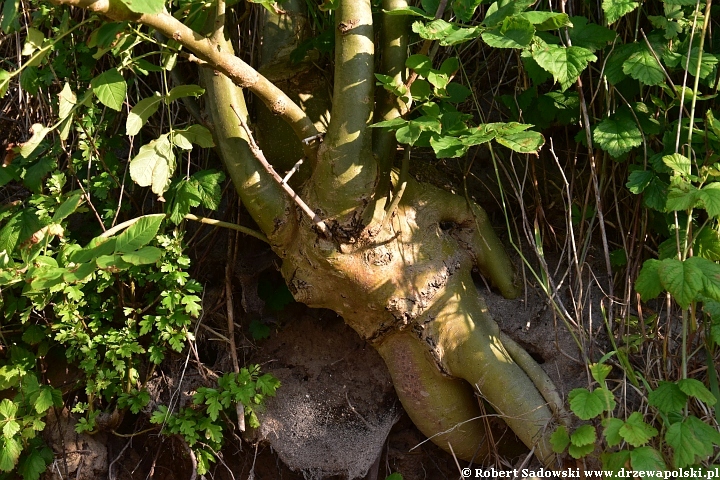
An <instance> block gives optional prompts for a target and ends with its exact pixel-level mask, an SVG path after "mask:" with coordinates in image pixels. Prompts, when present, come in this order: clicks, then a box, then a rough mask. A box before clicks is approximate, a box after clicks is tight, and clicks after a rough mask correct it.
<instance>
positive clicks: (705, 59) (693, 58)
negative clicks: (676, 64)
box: [680, 47, 718, 78]
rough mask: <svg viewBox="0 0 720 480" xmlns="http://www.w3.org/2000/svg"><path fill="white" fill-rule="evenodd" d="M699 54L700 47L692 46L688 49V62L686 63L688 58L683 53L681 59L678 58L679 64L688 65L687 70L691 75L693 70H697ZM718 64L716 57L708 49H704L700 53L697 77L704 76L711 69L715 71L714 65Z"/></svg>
mask: <svg viewBox="0 0 720 480" xmlns="http://www.w3.org/2000/svg"><path fill="white" fill-rule="evenodd" d="M699 56H700V48H698V47H694V48H693V49H692V50H691V51H690V63H689V64H688V58H687V55H683V56H682V59H681V60H680V62H681V63H680V64H681V65H683V66H685V65H688V72H689V73H690V75H692V76H693V77H694V76H695V72H697V68H698V58H699ZM717 64H718V58H717V57H716V56H715V55H713V54H712V53H710V52H708V51H704V52H703V54H702V60H701V61H700V75H698V76H699V78H705V77H707V76H708V75H710V74H711V73H713V71H715V67H716V66H717Z"/></svg>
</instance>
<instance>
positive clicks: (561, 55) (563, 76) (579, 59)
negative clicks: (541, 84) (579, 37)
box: [532, 42, 597, 90]
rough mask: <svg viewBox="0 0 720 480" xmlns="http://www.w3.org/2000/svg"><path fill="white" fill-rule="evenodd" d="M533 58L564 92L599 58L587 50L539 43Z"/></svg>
mask: <svg viewBox="0 0 720 480" xmlns="http://www.w3.org/2000/svg"><path fill="white" fill-rule="evenodd" d="M532 58H533V59H534V60H535V61H536V62H537V64H538V65H540V66H541V67H542V68H543V69H545V70H546V71H548V72H550V73H552V76H553V78H554V79H555V81H556V82H558V83H560V88H561V89H562V90H567V89H568V88H569V87H570V85H572V84H573V83H575V80H577V78H578V76H580V74H581V73H582V71H583V70H585V68H586V67H587V66H588V63H589V62H594V61H595V60H597V57H596V56H595V55H594V54H593V53H592V52H591V51H590V50H588V49H587V48H582V47H575V46H573V47H564V46H562V45H550V44H547V43H545V42H541V43H538V45H536V46H535V47H534V48H533V50H532Z"/></svg>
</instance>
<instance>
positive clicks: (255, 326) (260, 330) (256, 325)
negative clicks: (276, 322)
mask: <svg viewBox="0 0 720 480" xmlns="http://www.w3.org/2000/svg"><path fill="white" fill-rule="evenodd" d="M248 329H249V330H250V335H252V338H253V340H264V339H266V338H268V337H269V336H270V327H268V326H267V325H265V324H264V323H263V322H261V321H260V320H258V319H254V320H252V321H251V322H250V325H249V326H248Z"/></svg>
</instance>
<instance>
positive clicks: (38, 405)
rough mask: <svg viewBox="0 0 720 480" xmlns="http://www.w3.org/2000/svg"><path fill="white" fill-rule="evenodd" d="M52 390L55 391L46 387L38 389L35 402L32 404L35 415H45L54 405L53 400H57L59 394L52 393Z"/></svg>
mask: <svg viewBox="0 0 720 480" xmlns="http://www.w3.org/2000/svg"><path fill="white" fill-rule="evenodd" d="M53 390H55V389H54V388H52V387H50V386H48V385H43V386H41V387H40V390H39V392H38V395H37V398H35V401H34V402H33V406H34V407H35V411H36V412H37V413H45V412H46V411H47V410H48V409H49V408H50V407H52V406H53V405H54V404H55V400H56V399H57V397H58V394H59V392H54V391H53ZM60 400H61V401H62V398H60Z"/></svg>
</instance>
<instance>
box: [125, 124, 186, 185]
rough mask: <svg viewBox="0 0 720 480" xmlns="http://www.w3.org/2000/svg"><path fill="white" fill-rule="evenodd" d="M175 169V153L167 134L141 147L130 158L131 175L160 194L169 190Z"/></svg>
mask: <svg viewBox="0 0 720 480" xmlns="http://www.w3.org/2000/svg"><path fill="white" fill-rule="evenodd" d="M174 171H175V155H174V154H173V151H172V146H171V145H170V141H169V140H168V135H167V134H165V135H161V136H160V137H159V138H158V139H156V140H153V141H151V142H150V143H148V144H147V145H143V146H142V147H140V151H139V152H138V154H137V155H136V156H135V158H133V159H132V160H130V177H131V178H132V179H133V180H134V181H135V183H137V184H138V185H140V186H141V187H148V186H150V187H151V188H152V191H153V193H155V194H157V195H158V196H162V194H163V193H164V192H165V191H166V190H167V187H168V184H169V183H170V177H171V176H172V174H173V172H174Z"/></svg>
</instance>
